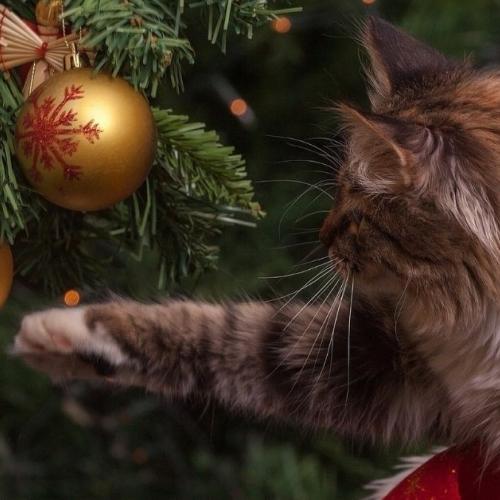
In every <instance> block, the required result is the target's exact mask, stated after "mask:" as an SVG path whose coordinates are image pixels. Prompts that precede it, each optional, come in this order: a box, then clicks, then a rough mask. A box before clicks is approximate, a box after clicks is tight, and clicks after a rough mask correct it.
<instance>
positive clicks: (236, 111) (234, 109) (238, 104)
mask: <svg viewBox="0 0 500 500" xmlns="http://www.w3.org/2000/svg"><path fill="white" fill-rule="evenodd" d="M229 109H230V111H231V113H232V114H233V115H234V116H243V115H245V114H246V113H247V111H248V104H247V102H246V101H245V99H241V97H239V98H238V99H233V100H232V101H231V103H230V104H229Z"/></svg>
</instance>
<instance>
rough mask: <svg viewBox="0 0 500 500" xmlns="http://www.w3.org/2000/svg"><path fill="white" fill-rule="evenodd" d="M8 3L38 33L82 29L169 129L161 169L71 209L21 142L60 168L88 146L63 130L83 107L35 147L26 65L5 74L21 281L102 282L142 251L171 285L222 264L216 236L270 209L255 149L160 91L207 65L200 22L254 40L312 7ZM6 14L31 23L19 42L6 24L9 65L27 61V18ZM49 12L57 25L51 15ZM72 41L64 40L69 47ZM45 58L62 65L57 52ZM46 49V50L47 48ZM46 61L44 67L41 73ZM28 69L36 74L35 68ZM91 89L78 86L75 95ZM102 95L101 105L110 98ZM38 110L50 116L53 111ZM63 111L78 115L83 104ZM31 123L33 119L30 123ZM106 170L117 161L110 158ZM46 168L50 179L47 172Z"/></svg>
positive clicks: (6, 160) (6, 185)
mask: <svg viewBox="0 0 500 500" xmlns="http://www.w3.org/2000/svg"><path fill="white" fill-rule="evenodd" d="M6 6H7V8H8V9H10V10H11V11H12V13H14V14H17V15H19V16H20V17H21V18H22V19H23V20H26V21H28V22H31V23H33V24H32V25H28V24H26V26H25V30H26V32H29V31H30V30H32V29H34V30H35V31H38V32H41V29H42V28H44V29H47V26H52V27H55V28H56V33H57V31H60V36H59V38H60V39H61V40H62V42H65V43H66V45H68V46H69V42H70V41H71V42H74V41H75V40H76V39H77V42H76V43H75V49H74V50H76V51H78V52H80V51H82V52H85V53H86V54H90V58H91V59H92V67H93V68H94V72H96V73H97V72H99V71H106V72H108V73H111V74H112V75H113V77H118V76H120V77H122V78H125V79H126V80H127V81H128V82H130V84H131V85H132V86H133V87H134V89H136V90H137V91H139V92H141V93H142V94H143V95H145V96H146V97H147V98H148V100H149V102H150V105H151V107H152V113H153V117H154V123H155V127H156V131H157V150H156V155H155V157H154V162H153V165H152V168H151V171H150V173H149V175H148V176H147V178H146V180H145V182H144V183H143V185H142V186H141V187H140V188H139V189H138V190H137V191H135V192H134V193H133V195H132V196H130V197H128V198H126V199H124V200H123V202H121V203H118V204H116V205H114V206H113V207H111V208H109V209H107V210H101V211H97V212H95V211H93V212H77V211H72V210H67V209H64V208H59V207H57V206H55V205H53V204H51V203H50V202H48V201H46V200H45V199H44V198H43V197H42V196H40V195H39V193H38V192H37V186H36V184H35V186H34V188H32V187H31V186H30V185H29V184H28V182H27V181H26V178H25V177H23V175H22V174H21V173H20V168H19V159H20V157H22V156H23V154H22V153H20V151H21V152H22V151H24V150H25V149H27V148H28V149H29V148H31V149H33V148H35V151H34V152H33V154H32V155H30V156H36V155H40V156H42V158H41V160H40V161H39V163H42V167H41V168H42V170H43V169H45V170H49V169H53V168H54V166H53V164H52V163H53V160H54V158H57V159H58V160H61V156H62V154H63V152H64V147H65V150H66V152H68V153H69V155H72V154H73V153H74V152H75V150H76V149H77V147H78V141H79V140H78V139H76V140H74V141H73V142H68V141H69V139H64V138H63V136H64V135H66V136H67V130H68V127H74V123H73V122H74V121H75V116H71V118H72V119H71V120H69V121H68V120H67V123H64V124H63V125H64V127H63V128H62V132H61V134H62V135H61V136H59V137H57V136H54V137H53V141H52V142H53V144H49V145H47V146H46V147H43V144H42V143H41V142H40V140H38V143H36V142H35V146H33V144H31V145H28V146H27V145H26V144H27V142H26V141H25V142H24V143H23V142H22V140H20V137H21V138H23V137H25V136H26V134H24V135H23V134H20V133H19V130H18V133H17V136H16V134H15V129H16V119H18V120H20V121H22V120H24V121H26V119H27V118H26V115H27V117H28V119H29V118H30V117H31V114H30V112H26V114H25V116H22V117H21V118H17V116H18V114H19V109H20V108H21V107H22V105H23V95H22V93H21V88H22V86H23V84H24V86H25V88H26V85H27V84H26V83H23V81H22V76H21V75H22V71H14V70H10V71H3V74H2V78H1V79H0V96H1V98H2V109H1V111H0V113H1V114H0V127H1V128H0V134H1V136H0V142H1V143H2V145H3V147H2V149H1V152H0V181H1V182H0V207H1V208H0V213H1V216H0V241H4V242H8V243H9V244H10V245H14V254H15V262H16V269H17V274H18V277H19V279H21V280H24V281H25V282H27V283H29V284H30V285H35V286H36V287H43V288H44V289H45V290H46V291H49V292H51V293H59V292H61V291H63V290H65V289H67V288H68V287H96V286H98V285H105V284H106V280H105V272H104V270H105V268H107V269H108V270H109V269H110V267H111V268H112V267H113V266H120V265H123V263H124V261H126V260H127V259H129V258H130V257H131V256H135V257H136V258H137V259H138V260H141V259H142V257H143V256H144V254H145V253H148V252H149V253H150V254H153V255H154V258H155V259H156V265H157V268H158V281H157V284H158V287H159V288H160V289H164V288H166V287H169V286H170V287H171V286H172V284H173V283H176V282H178V281H179V280H180V279H181V278H183V277H185V276H196V275H197V274H199V273H200V272H202V271H205V270H207V269H209V268H211V267H213V265H214V263H215V261H216V257H217V247H216V245H215V239H214V237H215V236H216V235H217V234H218V233H219V232H220V231H221V229H223V227H225V226H228V225H234V224H241V225H250V226H251V225H253V224H254V221H255V220H256V219H258V218H259V217H260V216H261V215H262V212H261V209H260V206H259V204H258V203H257V202H256V201H255V200H254V194H253V188H252V184H251V182H250V181H249V180H248V178H247V174H246V169H245V161H244V160H243V158H242V157H241V156H240V155H239V154H237V153H235V151H234V148H232V147H228V146H224V145H223V144H222V143H221V142H220V140H219V137H218V135H217V134H216V133H215V132H213V131H209V130H207V129H206V128H205V126H204V125H203V124H202V123H196V122H191V121H190V120H189V118H188V117H186V116H184V115H181V114H178V113H176V112H175V111H173V110H172V109H168V108H164V107H160V106H158V105H157V101H156V98H157V95H158V92H159V91H160V90H161V89H162V87H164V86H165V85H170V86H171V87H173V89H175V90H176V91H178V92H182V90H183V85H184V84H183V72H184V70H185V66H187V65H192V64H194V63H195V49H196V47H194V46H193V44H192V43H191V41H190V25H191V24H190V23H195V22H200V21H201V22H203V23H205V24H206V26H207V37H208V41H209V43H210V44H212V45H215V46H217V47H219V48H220V49H221V50H222V52H226V51H227V47H228V44H229V43H230V41H231V38H232V36H233V35H241V36H246V37H248V38H251V37H252V35H253V31H254V29H255V28H256V27H259V26H261V25H263V24H265V23H267V22H269V21H270V20H273V19H276V18H278V16H280V15H283V14H285V13H291V12H294V11H297V10H300V9H299V8H297V7H290V6H288V7H286V6H282V7H281V8H278V7H279V6H278V5H277V4H276V3H275V2H267V1H262V0H253V1H245V2H239V1H232V0H221V1H215V2H214V1H208V0H207V1H184V0H172V1H158V0H131V1H127V2H123V1H121V0H105V1H102V0H85V1H81V0H69V1H65V2H62V1H61V0H41V1H39V2H35V1H34V0H33V1H29V0H27V1H23V2H20V1H18V0H7V2H6ZM54 12H55V14H54ZM2 15H3V16H4V17H6V18H7V20H9V16H10V17H11V18H12V19H13V21H11V23H12V29H14V30H17V31H19V32H20V33H19V35H18V36H19V40H21V41H19V42H18V39H14V40H13V41H10V39H8V37H9V36H10V35H9V32H8V30H9V29H11V27H10V26H7V25H5V23H4V28H3V30H4V32H3V38H4V45H5V49H4V53H3V61H4V62H3V66H2V67H3V69H4V70H6V69H11V66H14V64H11V65H10V66H6V64H8V62H9V61H10V60H12V61H14V62H17V63H21V62H25V60H24V59H23V58H22V57H21V56H20V55H19V54H21V49H19V48H17V47H18V45H20V44H21V42H22V41H24V38H23V37H24V34H23V33H22V31H23V26H22V24H19V23H17V24H16V22H17V19H16V18H15V17H14V16H12V15H11V14H10V12H9V11H8V10H7V9H4V11H3V14H2ZM48 19H51V20H52V21H54V20H55V23H54V22H53V23H52V24H50V23H48V22H47V20H48ZM37 25H38V26H37ZM58 25H60V27H59V26H58ZM33 26H34V27H33ZM26 37H27V35H26ZM56 38H57V36H56ZM5 40H6V41H7V43H5ZM29 42H30V41H29V40H28V43H29ZM62 42H61V43H60V44H59V45H60V47H61V48H60V49H59V50H63V49H64V46H63V43H62ZM49 43H52V42H49ZM16 44H17V45H16ZM10 46H12V47H13V48H11V49H10ZM9 49H10V50H11V51H14V52H13V55H11V56H10V58H11V59H10V60H9V59H8V56H6V53H7V50H9ZM40 50H41V49H40ZM49 53H50V47H49ZM23 54H24V52H23ZM45 57H46V59H47V61H49V63H50V62H51V60H49V57H47V56H45ZM35 58H42V56H41V55H40V53H39V51H38V52H37V53H36V55H34V56H33V59H35ZM5 61H7V63H6V62H5ZM35 63H36V61H34V63H33V64H35ZM15 66H21V64H15ZM33 68H35V66H33ZM51 69H53V68H51ZM21 70H22V68H21ZM35 71H36V70H35V69H33V73H35ZM26 78H27V79H28V80H29V79H30V75H29V74H28V77H25V80H26ZM31 78H33V76H31ZM76 87H77V84H75V88H76ZM31 90H32V89H30V91H31ZM28 94H30V92H28ZM25 97H26V92H25ZM42 97H43V96H42ZM82 97H83V96H81V95H77V96H75V97H73V98H72V99H73V100H77V99H81V98H82ZM50 99H52V97H51V98H50ZM94 100H96V97H94ZM55 104H57V103H55ZM55 104H54V106H55ZM127 104H128V103H127V98H125V99H124V100H123V101H122V103H121V106H122V107H123V111H122V112H123V120H124V122H126V121H127V120H129V121H130V120H134V116H133V115H128V116H127ZM95 105H96V106H100V102H99V96H98V97H97V102H96V103H95ZM38 109H39V110H40V113H39V115H40V116H43V114H44V113H45V114H46V115H47V116H49V113H51V111H49V112H46V111H45V110H44V109H43V108H38ZM63 112H64V113H69V112H71V113H74V111H73V110H71V111H68V110H64V111H63ZM74 114H75V115H76V113H74ZM40 116H38V118H37V115H36V114H35V115H34V117H31V122H33V120H35V122H36V120H37V119H38V121H40ZM61 116H62V118H61V117H56V116H55V115H53V114H50V117H51V120H52V121H50V120H47V121H46V122H44V123H43V126H40V125H39V126H38V128H39V129H43V130H42V131H41V132H40V131H37V130H35V131H34V132H33V131H31V134H32V135H33V134H38V135H40V134H44V135H45V136H46V135H47V130H49V128H50V127H52V128H54V126H55V124H56V123H63V121H64V118H65V116H66V115H61ZM56 119H57V120H59V121H57V120H56ZM91 123H93V127H94V128H93V129H92V128H91V129H89V130H88V134H87V135H88V136H87V139H88V140H89V141H90V142H92V143H94V141H96V140H98V139H99V132H100V130H99V129H98V128H97V127H98V123H94V121H91V122H89V124H91ZM24 125H25V123H24V122H23V123H22V124H21V125H18V127H21V128H22V127H23V126H24ZM31 125H32V123H31ZM135 125H136V127H137V129H136V133H138V131H139V129H140V127H143V126H144V121H143V120H142V123H141V120H139V123H137V124H135ZM132 130H133V129H132ZM101 132H102V131H101ZM89 134H93V136H92V135H89ZM132 136H133V134H132ZM44 140H46V137H45V138H44ZM63 141H67V142H65V143H63ZM16 142H17V143H18V144H16ZM32 142H33V141H32ZM37 144H41V147H40V149H41V151H40V152H38V151H37V150H36V147H37ZM58 144H59V145H60V147H59V148H58V147H57V145H58ZM16 149H17V153H18V154H17V157H16V154H15V152H16ZM30 152H31V151H30ZM51 155H52V156H53V157H54V158H51ZM25 156H26V155H25ZM34 161H36V160H34ZM44 162H45V163H44ZM60 162H61V161H60ZM33 168H36V167H35V166H34V167H33ZM68 168H69V167H66V173H65V175H66V176H67V177H69V181H71V180H73V181H74V182H77V180H76V181H75V179H74V178H75V177H77V176H79V175H81V174H80V173H77V172H76V171H74V172H72V171H70V170H68ZM98 168H99V169H101V170H104V169H106V168H108V169H113V168H114V167H113V165H109V164H106V162H104V161H103V163H102V164H99V166H98ZM36 175H37V176H39V177H41V175H42V174H41V173H40V170H38V171H37V172H36ZM127 175H128V172H127ZM122 177H123V175H122ZM66 180H67V181H68V179H66ZM69 181H68V182H66V184H67V185H68V186H70V184H71V182H69ZM115 183H116V184H120V183H123V178H122V179H119V178H116V179H115ZM97 184H98V183H97ZM55 187H56V186H54V188H53V190H54V189H55ZM58 189H59V190H61V189H62V188H61V187H60V186H59V187H58ZM49 198H50V197H49ZM90 206H92V205H90ZM99 208H100V207H99Z"/></svg>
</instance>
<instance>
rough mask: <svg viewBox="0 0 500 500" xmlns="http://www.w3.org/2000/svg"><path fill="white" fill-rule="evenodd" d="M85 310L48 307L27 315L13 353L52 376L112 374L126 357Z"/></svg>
mask: <svg viewBox="0 0 500 500" xmlns="http://www.w3.org/2000/svg"><path fill="white" fill-rule="evenodd" d="M86 311H87V309H86V308H84V307H82V308H77V309H51V310H48V311H44V312H39V313H35V314H31V315H29V316H26V317H25V318H24V319H23V321H22V324H21V328H20V330H19V333H18V334H17V336H16V338H15V341H14V346H13V349H12V352H13V354H14V355H17V356H20V357H22V358H24V359H25V360H26V361H27V362H28V363H29V364H30V365H32V366H33V367H34V368H36V369H38V370H41V371H45V372H47V373H49V375H51V376H53V377H54V378H88V377H89V376H94V377H95V376H96V375H97V376H113V375H114V374H115V372H116V371H117V370H118V369H119V368H121V367H126V366H127V365H128V359H127V356H126V355H125V354H124V353H123V351H122V350H121V349H120V347H119V345H118V344H117V343H116V341H115V340H114V339H113V338H112V337H111V336H110V335H109V334H108V332H107V331H106V329H105V328H104V327H102V326H101V325H98V326H97V327H95V328H93V329H91V328H90V327H89V325H88V322H87V320H86Z"/></svg>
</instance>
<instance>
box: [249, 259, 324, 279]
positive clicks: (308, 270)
mask: <svg viewBox="0 0 500 500" xmlns="http://www.w3.org/2000/svg"><path fill="white" fill-rule="evenodd" d="M329 264H330V263H329V262H322V263H321V264H317V265H316V266H313V267H310V268H309V269H304V270H302V271H297V272H295V273H289V274H279V275H276V276H261V277H260V278H259V279H262V280H277V279H281V278H290V277H292V276H297V275H299V274H305V273H310V272H311V271H313V270H314V269H318V268H319V267H325V266H328V265H329Z"/></svg>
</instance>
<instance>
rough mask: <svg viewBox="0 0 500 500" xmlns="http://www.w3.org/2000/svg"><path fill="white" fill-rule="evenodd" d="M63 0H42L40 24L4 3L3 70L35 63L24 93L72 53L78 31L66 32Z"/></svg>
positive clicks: (0, 24) (0, 19)
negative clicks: (72, 44)
mask: <svg viewBox="0 0 500 500" xmlns="http://www.w3.org/2000/svg"><path fill="white" fill-rule="evenodd" d="M61 12H62V2H61V1H60V0H40V1H39V2H38V4H37V8H36V21H37V22H36V24H33V23H29V22H28V21H24V20H23V19H21V18H20V17H18V16H17V15H16V14H14V12H12V11H11V10H10V9H8V8H7V7H6V6H5V5H2V4H0V70H2V71H9V70H11V69H14V68H17V67H20V66H23V65H27V64H31V67H30V69H29V72H28V75H27V78H26V82H25V85H24V89H23V94H24V97H25V98H26V97H28V96H29V95H30V94H31V92H32V91H33V90H35V89H36V88H37V87H38V86H39V85H41V84H42V83H43V82H45V81H46V80H47V79H48V78H50V77H51V76H52V75H53V74H54V73H56V72H61V71H63V70H64V68H65V60H66V58H68V57H71V55H72V53H73V50H72V47H71V43H72V42H74V41H75V40H77V39H78V37H79V35H78V34H77V33H69V34H67V35H66V34H65V33H64V32H65V30H64V29H63V30H62V33H61V27H63V28H64V26H63V24H62V23H63V21H61Z"/></svg>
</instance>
